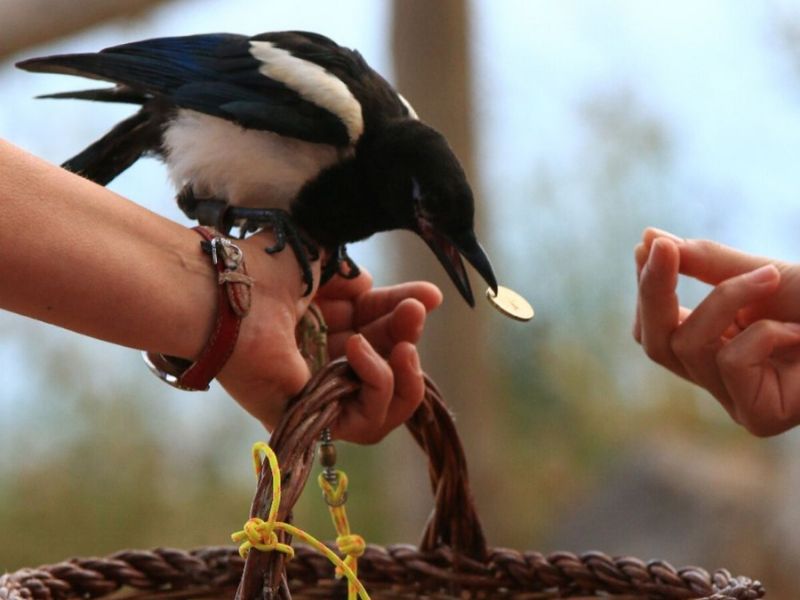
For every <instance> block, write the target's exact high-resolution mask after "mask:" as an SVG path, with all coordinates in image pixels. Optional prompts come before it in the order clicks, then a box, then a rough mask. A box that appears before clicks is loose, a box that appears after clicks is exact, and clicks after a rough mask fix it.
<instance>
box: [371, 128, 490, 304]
mask: <svg viewBox="0 0 800 600" xmlns="http://www.w3.org/2000/svg"><path fill="white" fill-rule="evenodd" d="M371 150H372V152H371V155H372V160H374V161H375V163H374V164H373V169H372V171H373V174H374V179H373V186H374V187H373V189H374V190H375V193H376V199H377V200H378V201H379V202H381V204H382V209H383V211H384V212H385V213H386V214H387V215H388V216H389V218H390V219H391V224H392V226H394V227H397V226H399V227H402V228H405V229H409V230H411V231H413V232H415V233H417V234H418V235H419V236H420V237H421V238H422V239H423V240H424V241H425V243H427V244H428V246H429V247H430V248H431V250H432V251H433V253H434V254H435V255H436V257H437V258H438V259H439V262H441V263H442V266H443V267H444V269H445V271H447V274H448V275H449V276H450V278H451V279H452V280H453V283H454V284H455V286H456V288H457V289H458V291H459V292H460V293H461V295H462V296H463V297H464V299H465V300H466V301H467V302H468V303H469V305H470V306H474V305H475V299H474V297H473V295H472V288H471V287H470V283H469V277H468V276H467V271H466V269H465V268H464V263H463V261H462V260H461V257H462V256H463V257H464V258H466V259H467V261H468V262H469V263H470V264H471V265H472V266H473V267H475V270H477V271H478V273H479V274H480V275H481V277H483V278H484V279H485V280H486V283H488V284H489V286H491V288H492V289H493V290H494V291H495V292H497V281H496V279H495V275H494V271H493V270H492V265H491V263H490V262H489V258H488V257H487V256H486V253H485V252H484V250H483V248H482V247H481V245H480V244H479V243H478V240H477V239H476V237H475V231H474V215H475V202H474V199H473V196H472V189H471V188H470V186H469V183H468V182H467V177H466V175H465V174H464V170H463V169H462V168H461V164H460V163H459V162H458V159H457V158H456V156H455V154H453V151H452V149H451V148H450V146H449V144H448V143H447V140H445V138H444V137H443V136H442V135H441V134H440V133H438V132H437V131H436V130H434V129H432V128H431V127H429V126H427V125H425V124H424V123H421V122H420V121H408V120H405V121H402V122H398V123H393V124H391V125H389V126H387V127H386V129H385V130H384V131H383V132H382V135H381V136H380V139H379V140H376V141H375V145H374V147H373V148H372V149H371Z"/></svg>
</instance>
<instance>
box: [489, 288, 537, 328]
mask: <svg viewBox="0 0 800 600" xmlns="http://www.w3.org/2000/svg"><path fill="white" fill-rule="evenodd" d="M486 297H487V298H488V299H489V302H491V303H492V305H493V306H494V307H495V308H496V309H497V310H499V311H500V312H501V313H503V314H504V315H506V316H507V317H511V318H512V319H516V320H517V321H530V320H531V319H532V318H533V307H532V306H531V305H530V304H529V303H528V301H527V300H525V298H523V297H522V296H520V295H519V294H518V293H517V292H515V291H514V290H510V289H508V288H507V287H503V286H502V285H498V286H497V295H495V293H494V292H493V291H492V288H489V289H487V290H486Z"/></svg>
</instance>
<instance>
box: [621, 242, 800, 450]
mask: <svg viewBox="0 0 800 600" xmlns="http://www.w3.org/2000/svg"><path fill="white" fill-rule="evenodd" d="M635 255H636V263H637V274H638V283H639V293H638V304H637V314H636V321H635V323H634V337H635V339H636V340H637V341H638V342H639V343H641V345H642V347H643V349H644V350H645V352H646V353H647V355H648V356H649V357H650V358H652V359H653V360H654V361H655V362H657V363H659V364H661V365H662V366H664V367H666V368H668V369H670V370H671V371H672V372H674V373H676V374H677V375H679V376H681V377H683V378H685V379H687V380H689V381H691V382H693V383H695V384H697V385H699V386H701V387H703V388H705V389H706V390H708V391H709V392H710V393H711V394H712V395H713V396H714V397H715V398H716V399H717V400H718V401H719V402H720V403H721V404H722V406H723V407H724V408H725V409H726V410H727V411H728V413H729V414H730V415H731V417H732V418H733V419H734V420H735V421H736V422H738V423H740V424H741V425H743V426H744V427H745V428H746V429H747V430H748V431H750V432H751V433H754V434H756V435H761V436H767V435H776V434H778V433H781V432H782V431H785V430H786V429H789V428H791V427H793V426H795V425H797V424H798V423H800V325H799V324H798V323H800V303H798V301H797V299H798V298H800V265H795V264H791V263H786V262H782V261H776V260H772V259H768V258H764V257H758V256H753V255H749V254H745V253H742V252H739V251H737V250H734V249H732V248H728V247H726V246H723V245H721V244H718V243H715V242H711V241H707V240H684V239H680V238H677V237H676V236H673V235H671V234H668V233H666V232H663V231H660V230H656V229H647V230H646V231H645V233H644V236H643V239H642V243H641V244H639V245H638V246H637V248H636V250H635ZM680 274H683V275H687V276H690V277H693V278H696V279H699V280H700V281H703V282H705V283H708V284H711V285H712V286H713V289H712V290H711V292H710V293H709V294H708V295H707V296H706V298H705V299H704V300H703V301H702V302H701V303H700V304H699V305H698V306H697V307H696V308H695V309H694V310H689V309H688V308H686V307H683V306H681V305H680V302H679V299H678V297H677V293H676V286H677V283H678V277H679V275H680Z"/></svg>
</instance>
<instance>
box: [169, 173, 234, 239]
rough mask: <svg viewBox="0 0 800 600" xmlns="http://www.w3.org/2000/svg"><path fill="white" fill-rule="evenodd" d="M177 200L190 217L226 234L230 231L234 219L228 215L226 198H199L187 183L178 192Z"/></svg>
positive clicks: (179, 206) (184, 212)
mask: <svg viewBox="0 0 800 600" xmlns="http://www.w3.org/2000/svg"><path fill="white" fill-rule="evenodd" d="M177 201H178V208H180V209H181V210H182V211H183V214H185V215H186V216H187V217H189V218H190V219H194V220H196V221H197V222H198V223H199V224H200V225H205V226H206V227H213V228H214V229H216V230H217V231H219V232H221V233H224V234H225V235H228V234H229V233H230V231H231V227H232V226H233V220H231V219H230V218H229V216H228V203H227V202H225V201H224V200H217V199H216V198H197V197H196V196H195V195H194V192H193V191H192V188H191V186H189V185H187V186H185V187H184V188H183V189H182V190H181V191H180V192H179V193H178V197H177Z"/></svg>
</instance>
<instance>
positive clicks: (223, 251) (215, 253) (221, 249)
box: [211, 237, 244, 271]
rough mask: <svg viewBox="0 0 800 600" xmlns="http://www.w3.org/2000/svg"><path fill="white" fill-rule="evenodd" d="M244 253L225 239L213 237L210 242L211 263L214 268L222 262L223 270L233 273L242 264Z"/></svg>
mask: <svg viewBox="0 0 800 600" xmlns="http://www.w3.org/2000/svg"><path fill="white" fill-rule="evenodd" d="M243 258H244V252H242V249H241V248H239V246H237V245H236V244H234V243H233V242H231V241H230V240H229V239H227V238H223V237H215V238H214V239H212V240H211V262H212V263H214V265H215V266H216V265H217V263H218V262H219V261H220V260H222V262H223V263H224V264H225V268H227V269H230V270H231V271H235V270H236V269H238V268H239V265H240V264H242V259H243Z"/></svg>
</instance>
